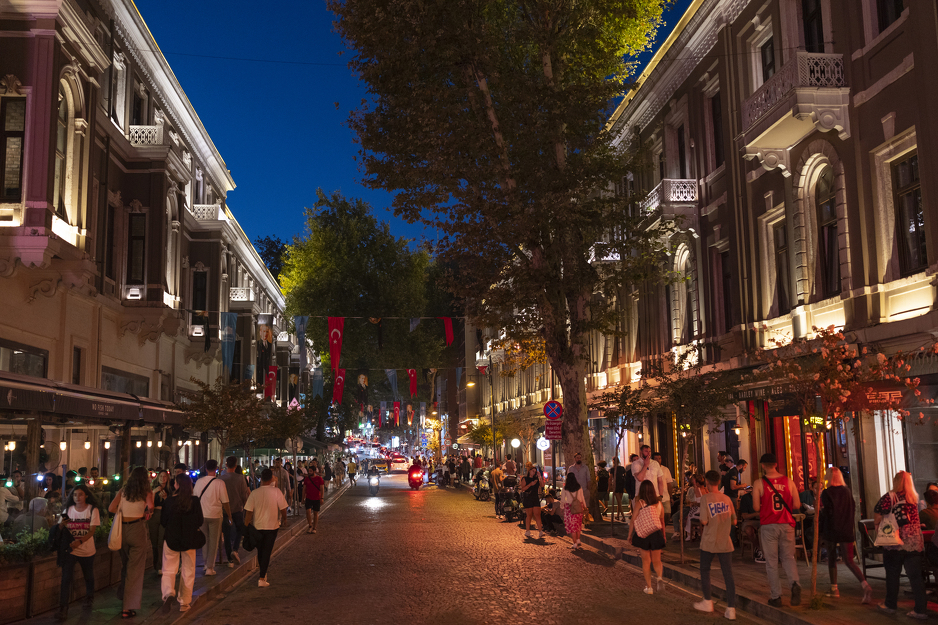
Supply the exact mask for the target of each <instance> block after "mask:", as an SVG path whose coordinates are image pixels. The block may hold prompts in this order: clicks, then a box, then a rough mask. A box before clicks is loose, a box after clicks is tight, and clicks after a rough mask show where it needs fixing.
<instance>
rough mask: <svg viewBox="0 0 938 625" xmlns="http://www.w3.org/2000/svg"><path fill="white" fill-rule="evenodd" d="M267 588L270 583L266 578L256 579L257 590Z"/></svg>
mask: <svg viewBox="0 0 938 625" xmlns="http://www.w3.org/2000/svg"><path fill="white" fill-rule="evenodd" d="M268 586H270V582H268V581H267V578H266V577H258V578H257V587H258V588H267V587H268Z"/></svg>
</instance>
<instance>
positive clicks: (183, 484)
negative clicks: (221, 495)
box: [160, 473, 205, 612]
mask: <svg viewBox="0 0 938 625" xmlns="http://www.w3.org/2000/svg"><path fill="white" fill-rule="evenodd" d="M204 520H205V519H204V518H203V517H202V504H201V502H200V501H199V498H198V497H196V496H195V495H193V494H192V478H190V477H189V476H188V475H186V474H185V473H183V474H181V475H177V476H176V492H175V494H174V495H173V496H172V497H170V498H169V499H167V500H166V501H165V502H164V504H163V514H162V515H161V518H160V524H161V525H162V527H163V529H164V530H165V531H166V544H165V545H164V546H163V564H162V565H161V566H162V570H163V574H162V575H163V577H162V580H161V583H160V590H161V591H162V593H163V601H167V602H168V601H172V600H173V598H174V597H175V598H178V599H179V611H180V612H185V611H186V610H188V609H189V604H190V603H191V602H192V585H193V584H194V583H195V553H196V551H197V550H199V549H201V548H202V546H203V545H204V544H205V535H204V534H203V533H202V531H201V530H200V529H199V528H201V527H202V523H203V521H204ZM176 571H180V572H181V575H180V576H179V593H178V594H177V593H176Z"/></svg>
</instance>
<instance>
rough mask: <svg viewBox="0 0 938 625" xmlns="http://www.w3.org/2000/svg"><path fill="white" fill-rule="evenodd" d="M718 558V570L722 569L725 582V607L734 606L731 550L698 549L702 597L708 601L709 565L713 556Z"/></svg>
mask: <svg viewBox="0 0 938 625" xmlns="http://www.w3.org/2000/svg"><path fill="white" fill-rule="evenodd" d="M714 556H716V557H717V558H719V559H720V570H721V571H723V581H724V582H726V607H728V608H735V607H736V582H734V581H733V552H732V551H730V552H727V553H710V552H709V551H704V550H703V549H701V550H700V587H701V588H700V589H701V590H702V591H703V598H704V599H706V600H707V601H710V597H711V595H710V565H711V564H712V563H713V557H714Z"/></svg>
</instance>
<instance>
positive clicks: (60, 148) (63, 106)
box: [52, 85, 69, 221]
mask: <svg viewBox="0 0 938 625" xmlns="http://www.w3.org/2000/svg"><path fill="white" fill-rule="evenodd" d="M68 122H69V102H68V97H67V95H66V93H65V88H64V87H63V86H62V85H59V113H58V115H57V117H56V125H55V185H54V187H53V192H52V201H53V202H54V204H55V214H56V215H58V216H59V217H60V218H62V219H64V220H65V221H68V216H67V214H66V212H65V187H66V180H65V178H66V164H67V162H68Z"/></svg>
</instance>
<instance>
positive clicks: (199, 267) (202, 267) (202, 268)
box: [193, 260, 208, 271]
mask: <svg viewBox="0 0 938 625" xmlns="http://www.w3.org/2000/svg"><path fill="white" fill-rule="evenodd" d="M193 269H195V270H196V271H208V267H206V266H205V265H203V264H202V261H201V260H200V261H199V262H197V263H196V264H195V267H193Z"/></svg>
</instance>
